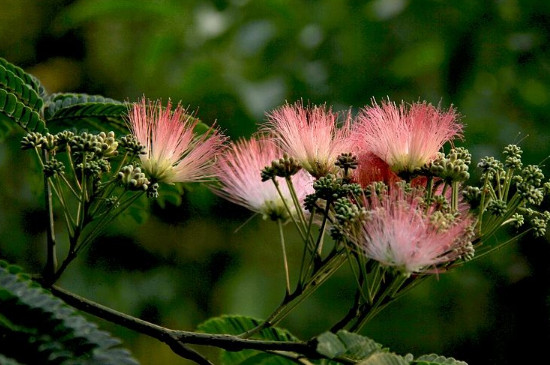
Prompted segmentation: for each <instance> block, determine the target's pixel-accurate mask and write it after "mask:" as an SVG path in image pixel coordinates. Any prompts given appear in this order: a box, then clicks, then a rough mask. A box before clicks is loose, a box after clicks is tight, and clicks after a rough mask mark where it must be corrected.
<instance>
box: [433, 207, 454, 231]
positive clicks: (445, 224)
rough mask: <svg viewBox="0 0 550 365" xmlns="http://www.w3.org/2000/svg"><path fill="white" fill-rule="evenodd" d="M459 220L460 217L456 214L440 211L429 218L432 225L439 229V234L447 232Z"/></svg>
mask: <svg viewBox="0 0 550 365" xmlns="http://www.w3.org/2000/svg"><path fill="white" fill-rule="evenodd" d="M457 218H459V216H457V215H456V214H453V213H450V212H449V213H445V212H442V211H440V210H436V211H435V212H433V213H432V214H430V216H429V219H430V223H431V224H432V225H433V226H434V227H435V228H436V229H437V231H438V232H445V231H447V230H448V229H449V228H451V227H452V226H453V225H454V224H455V223H456V219H457Z"/></svg>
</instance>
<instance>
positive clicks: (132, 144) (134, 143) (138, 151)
mask: <svg viewBox="0 0 550 365" xmlns="http://www.w3.org/2000/svg"><path fill="white" fill-rule="evenodd" d="M118 144H119V146H120V147H122V149H124V150H125V151H126V152H127V153H128V154H129V155H130V156H139V155H144V154H145V153H146V152H145V146H143V145H141V144H140V143H139V142H138V140H137V139H136V137H135V136H134V135H133V134H128V135H126V136H123V137H121V138H120V141H119V142H118Z"/></svg>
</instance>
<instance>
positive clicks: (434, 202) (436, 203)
mask: <svg viewBox="0 0 550 365" xmlns="http://www.w3.org/2000/svg"><path fill="white" fill-rule="evenodd" d="M424 204H425V205H426V206H427V207H429V208H432V209H433V210H437V211H441V212H444V213H449V212H450V211H451V204H449V200H447V198H446V197H445V196H443V195H435V196H432V197H431V198H430V199H429V200H428V199H426V200H425V202H424Z"/></svg>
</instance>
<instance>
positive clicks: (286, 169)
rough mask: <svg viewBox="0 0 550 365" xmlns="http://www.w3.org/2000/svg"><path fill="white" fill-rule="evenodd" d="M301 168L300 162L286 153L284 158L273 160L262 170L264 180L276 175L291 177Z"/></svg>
mask: <svg viewBox="0 0 550 365" xmlns="http://www.w3.org/2000/svg"><path fill="white" fill-rule="evenodd" d="M301 169H302V166H301V165H300V163H299V162H298V161H297V160H296V159H295V158H294V157H289V156H288V155H287V154H286V153H285V154H284V155H283V157H282V158H280V159H278V160H275V161H273V162H271V166H267V167H265V168H264V169H263V170H262V173H261V177H262V181H267V180H272V179H274V178H275V177H276V176H279V177H285V178H286V177H291V176H292V175H295V174H297V173H298V171H300V170H301Z"/></svg>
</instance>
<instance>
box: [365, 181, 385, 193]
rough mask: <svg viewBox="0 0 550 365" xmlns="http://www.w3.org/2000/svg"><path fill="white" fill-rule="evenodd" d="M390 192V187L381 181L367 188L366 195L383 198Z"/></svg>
mask: <svg viewBox="0 0 550 365" xmlns="http://www.w3.org/2000/svg"><path fill="white" fill-rule="evenodd" d="M387 192H388V185H386V184H384V183H383V182H381V181H375V182H373V183H371V184H370V185H369V186H367V187H366V188H365V195H366V196H367V197H368V196H371V195H378V196H381V195H382V194H385V193H387Z"/></svg>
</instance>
